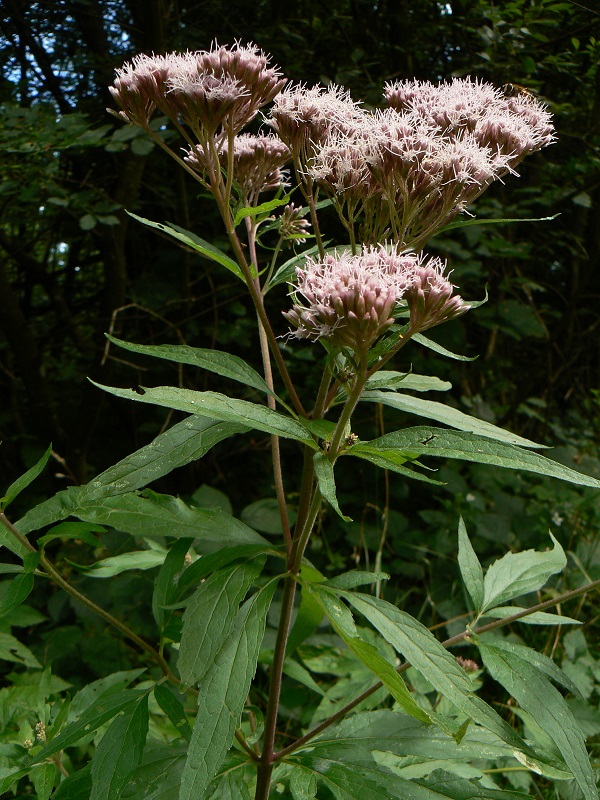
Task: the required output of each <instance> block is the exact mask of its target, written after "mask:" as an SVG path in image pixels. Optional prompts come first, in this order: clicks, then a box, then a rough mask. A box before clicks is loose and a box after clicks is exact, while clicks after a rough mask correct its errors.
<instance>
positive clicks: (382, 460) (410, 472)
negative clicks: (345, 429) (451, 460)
mask: <svg viewBox="0 0 600 800" xmlns="http://www.w3.org/2000/svg"><path fill="white" fill-rule="evenodd" d="M375 441H377V440H375ZM372 445H373V442H362V443H361V444H356V445H354V447H351V448H349V449H348V450H345V451H344V452H343V453H342V455H344V456H346V455H349V456H356V457H357V458H362V459H364V460H365V461H370V462H371V464H375V466H377V467H381V468H382V469H389V470H391V472H397V473H398V474H399V475H404V476H405V477H406V478H412V479H413V480H416V481H422V482H423V483H430V484H432V485H433V486H442V485H443V483H442V481H436V480H434V479H433V478H428V477H427V476H426V475H423V474H422V473H421V472H416V471H415V470H414V469H409V468H408V467H405V466H404V465H405V464H410V463H411V462H415V460H416V458H417V453H414V452H413V453H411V452H409V451H405V450H393V449H386V450H382V449H381V448H379V447H378V446H372ZM419 466H422V465H419Z"/></svg>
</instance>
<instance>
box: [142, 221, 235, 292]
mask: <svg viewBox="0 0 600 800" xmlns="http://www.w3.org/2000/svg"><path fill="white" fill-rule="evenodd" d="M127 213H128V214H129V216H130V217H133V219H135V220H137V221H138V222H141V223H142V225H146V226H148V227H149V228H156V229H157V230H159V231H162V232H163V233H166V234H167V235H168V236H172V237H173V238H174V239H177V240H178V241H179V242H182V243H183V244H185V245H187V246H188V247H191V248H192V250H195V251H196V252H197V253H200V255H203V256H204V257H205V258H208V259H210V260H211V261H216V262H217V264H221V266H223V267H225V268H226V269H228V270H229V271H230V272H232V273H233V274H234V275H235V276H236V277H237V278H239V279H240V280H242V281H243V280H244V277H243V275H242V273H241V271H240V268H239V267H238V265H237V264H236V263H235V261H232V259H231V258H229V256H226V255H225V253H223V252H222V251H221V250H219V249H218V247H215V246H214V245H212V244H210V242H206V241H204V239H201V238H200V237H199V236H196V234H195V233H192V232H191V231H186V230H185V228H180V227H179V225H163V224H162V223H161V222H152V220H149V219H144V217H138V215H137V214H133V213H132V212H131V211H127Z"/></svg>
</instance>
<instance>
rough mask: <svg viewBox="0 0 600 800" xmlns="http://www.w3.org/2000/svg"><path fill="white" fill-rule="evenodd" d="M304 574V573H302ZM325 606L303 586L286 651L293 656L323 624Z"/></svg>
mask: <svg viewBox="0 0 600 800" xmlns="http://www.w3.org/2000/svg"><path fill="white" fill-rule="evenodd" d="M300 574H301V575H302V573H300ZM324 613H325V612H324V611H323V606H322V605H321V603H319V601H318V600H317V598H316V597H315V596H314V594H313V593H312V592H311V591H309V589H307V588H305V587H304V586H303V587H302V596H301V598H300V606H299V607H298V613H297V614H296V619H295V620H294V624H293V626H292V630H291V631H290V635H289V638H288V643H287V648H286V653H287V655H288V656H291V655H292V653H294V651H295V650H296V648H297V647H298V646H299V645H301V644H302V642H304V641H305V640H306V639H307V638H308V637H309V636H310V635H311V634H312V633H314V632H315V630H316V629H317V627H318V626H319V625H320V624H321V621H322V619H323V616H324Z"/></svg>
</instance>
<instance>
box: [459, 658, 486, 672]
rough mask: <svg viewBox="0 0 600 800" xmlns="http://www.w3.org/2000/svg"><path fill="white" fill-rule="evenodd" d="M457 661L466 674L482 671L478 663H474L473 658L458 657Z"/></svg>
mask: <svg viewBox="0 0 600 800" xmlns="http://www.w3.org/2000/svg"><path fill="white" fill-rule="evenodd" d="M456 660H457V661H458V663H459V664H460V666H461V667H462V668H463V669H464V671H465V672H477V671H478V670H479V669H480V666H479V664H478V663H477V662H476V661H473V659H472V658H462V656H457V657H456Z"/></svg>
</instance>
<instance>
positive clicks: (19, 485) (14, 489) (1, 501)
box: [0, 445, 52, 510]
mask: <svg viewBox="0 0 600 800" xmlns="http://www.w3.org/2000/svg"><path fill="white" fill-rule="evenodd" d="M51 454H52V445H49V446H48V449H47V450H46V452H45V453H44V455H43V456H42V457H41V458H40V460H39V461H38V462H37V463H36V464H34V465H33V467H31V468H30V469H28V470H27V472H26V473H25V474H24V475H21V477H20V478H17V480H16V481H14V482H13V483H11V485H10V486H9V487H8V489H7V490H6V494H5V495H4V497H0V510H3V509H5V508H7V506H9V505H10V504H11V503H12V501H13V500H14V499H15V498H16V497H18V496H19V495H20V494H21V492H22V491H23V489H26V488H27V487H28V486H29V484H30V483H33V481H34V480H35V479H36V478H37V477H38V475H40V474H41V473H42V472H43V470H44V467H45V466H46V464H47V463H48V460H49V458H50V455H51Z"/></svg>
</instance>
